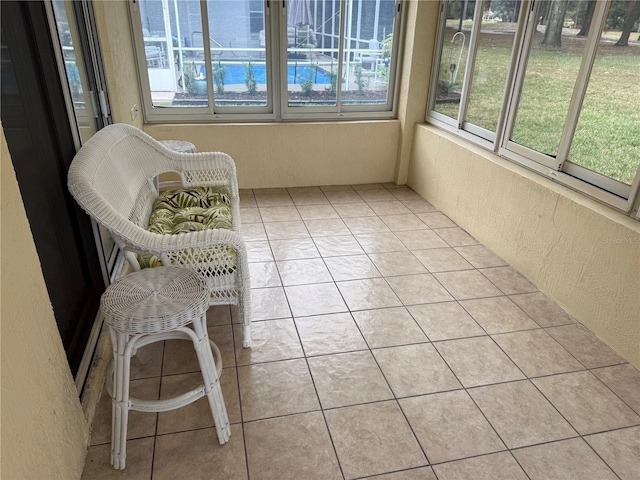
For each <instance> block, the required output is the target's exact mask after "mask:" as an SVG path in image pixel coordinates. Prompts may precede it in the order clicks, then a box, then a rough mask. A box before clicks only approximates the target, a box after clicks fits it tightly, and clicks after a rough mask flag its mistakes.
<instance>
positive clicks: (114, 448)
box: [111, 331, 131, 470]
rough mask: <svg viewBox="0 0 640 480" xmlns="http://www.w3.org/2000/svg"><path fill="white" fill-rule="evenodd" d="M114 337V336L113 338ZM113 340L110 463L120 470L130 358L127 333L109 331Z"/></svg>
mask: <svg viewBox="0 0 640 480" xmlns="http://www.w3.org/2000/svg"><path fill="white" fill-rule="evenodd" d="M114 337H115V338H114ZM111 338H112V341H113V345H114V346H113V360H114V366H115V368H114V371H113V397H112V399H111V405H112V406H111V415H112V416H111V465H113V468H115V469H116V470H122V469H124V467H125V464H126V458H127V423H128V421H129V372H130V366H131V358H130V357H129V356H128V355H126V353H125V351H126V345H127V340H128V335H126V334H123V333H119V332H114V331H112V332H111Z"/></svg>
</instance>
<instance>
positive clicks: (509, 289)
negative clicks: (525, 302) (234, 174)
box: [480, 267, 538, 295]
mask: <svg viewBox="0 0 640 480" xmlns="http://www.w3.org/2000/svg"><path fill="white" fill-rule="evenodd" d="M480 272H481V273H482V274H483V275H484V276H485V277H487V278H488V279H489V280H491V283H493V284H494V285H495V286H496V287H498V288H499V289H500V290H502V293H504V294H505V295H515V294H519V293H532V292H537V291H538V289H537V288H536V287H535V285H533V284H532V283H531V282H530V281H529V280H527V279H526V278H524V277H523V276H522V275H520V274H519V273H518V272H516V270H515V269H514V268H513V267H492V268H483V269H482V270H480Z"/></svg>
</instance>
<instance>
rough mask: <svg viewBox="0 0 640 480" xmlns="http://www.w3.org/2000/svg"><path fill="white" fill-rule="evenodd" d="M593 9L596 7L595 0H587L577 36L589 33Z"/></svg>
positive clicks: (584, 35)
mask: <svg viewBox="0 0 640 480" xmlns="http://www.w3.org/2000/svg"><path fill="white" fill-rule="evenodd" d="M595 9H596V0H589V1H588V2H587V10H586V12H585V13H584V20H583V21H582V28H581V29H580V31H579V32H578V37H586V36H587V35H589V29H590V28H591V20H593V11H594V10H595Z"/></svg>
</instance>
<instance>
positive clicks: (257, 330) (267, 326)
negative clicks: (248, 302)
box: [233, 318, 304, 365]
mask: <svg viewBox="0 0 640 480" xmlns="http://www.w3.org/2000/svg"><path fill="white" fill-rule="evenodd" d="M233 329H234V331H233V336H234V340H235V343H236V345H235V346H236V362H237V364H238V365H249V364H250V363H261V362H273V361H276V360H286V359H289V358H300V357H303V356H304V353H303V351H302V346H301V345H300V340H299V339H298V333H297V332H296V327H295V325H294V323H293V320H292V319H290V318H285V319H282V320H267V321H264V322H253V323H252V324H251V348H243V347H242V325H241V324H236V325H234V326H233Z"/></svg>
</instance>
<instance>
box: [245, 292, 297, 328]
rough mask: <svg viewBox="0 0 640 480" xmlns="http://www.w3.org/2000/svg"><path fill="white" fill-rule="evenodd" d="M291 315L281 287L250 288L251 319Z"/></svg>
mask: <svg viewBox="0 0 640 480" xmlns="http://www.w3.org/2000/svg"><path fill="white" fill-rule="evenodd" d="M290 316H291V311H290V310H289V304H288V303H287V299H286V297H285V295H284V289H283V288H282V287H272V288H254V289H252V290H251V320H252V321H253V322H256V321H259V320H272V319H275V318H286V317H290Z"/></svg>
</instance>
